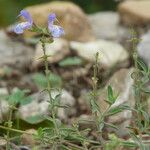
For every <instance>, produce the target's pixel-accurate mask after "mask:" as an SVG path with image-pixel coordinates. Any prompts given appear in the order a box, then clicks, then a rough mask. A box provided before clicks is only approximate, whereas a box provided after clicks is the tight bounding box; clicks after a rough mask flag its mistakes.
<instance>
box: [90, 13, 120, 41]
mask: <svg viewBox="0 0 150 150" xmlns="http://www.w3.org/2000/svg"><path fill="white" fill-rule="evenodd" d="M112 18H113V19H112ZM88 19H89V21H90V23H91V26H92V29H93V32H94V34H95V36H96V38H99V39H100V38H102V39H109V40H114V39H116V38H117V35H118V25H119V15H118V14H117V13H115V12H111V11H110V12H109V11H108V12H98V13H95V14H91V15H89V16H88Z"/></svg>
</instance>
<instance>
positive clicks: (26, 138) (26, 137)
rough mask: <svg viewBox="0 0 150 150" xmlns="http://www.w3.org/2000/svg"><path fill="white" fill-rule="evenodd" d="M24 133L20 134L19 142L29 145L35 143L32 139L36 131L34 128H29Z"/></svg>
mask: <svg viewBox="0 0 150 150" xmlns="http://www.w3.org/2000/svg"><path fill="white" fill-rule="evenodd" d="M25 132H26V133H23V134H22V135H21V143H22V144H23V145H30V146H34V145H36V144H37V141H36V140H35V139H34V134H36V133H37V131H36V130H35V129H29V130H26V131H25Z"/></svg>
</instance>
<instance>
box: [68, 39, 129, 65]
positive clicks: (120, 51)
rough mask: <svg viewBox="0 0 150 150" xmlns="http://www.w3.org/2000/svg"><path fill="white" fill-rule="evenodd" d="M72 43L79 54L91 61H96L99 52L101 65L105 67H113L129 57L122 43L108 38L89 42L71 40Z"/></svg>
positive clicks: (72, 46)
mask: <svg viewBox="0 0 150 150" xmlns="http://www.w3.org/2000/svg"><path fill="white" fill-rule="evenodd" d="M70 45H71V48H72V49H73V50H75V51H76V52H77V53H78V55H79V56H81V57H83V58H84V59H86V60H88V61H91V62H94V61H95V54H96V53H97V52H99V53H100V65H101V67H103V68H110V67H113V66H114V65H117V63H121V62H125V61H127V60H128V58H129V55H128V53H127V51H126V50H125V49H124V48H123V47H122V46H121V45H120V44H118V43H115V42H110V41H106V40H97V41H93V42H87V43H80V42H71V43H70Z"/></svg>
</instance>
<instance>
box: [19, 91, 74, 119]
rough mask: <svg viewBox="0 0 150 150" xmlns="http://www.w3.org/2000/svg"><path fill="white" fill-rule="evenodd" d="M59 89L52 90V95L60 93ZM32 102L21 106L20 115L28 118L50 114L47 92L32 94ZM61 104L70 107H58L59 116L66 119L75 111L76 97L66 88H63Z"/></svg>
mask: <svg viewBox="0 0 150 150" xmlns="http://www.w3.org/2000/svg"><path fill="white" fill-rule="evenodd" d="M58 94H59V92H58V91H52V97H53V98H54V97H55V96H56V95H58ZM31 97H32V102H31V103H29V104H27V105H24V106H21V107H20V108H19V114H20V117H21V118H22V119H24V120H27V118H29V117H32V116H33V117H34V116H39V115H40V116H42V117H43V115H47V114H49V113H50V112H49V102H48V101H49V96H48V94H47V93H46V92H42V93H36V94H33V95H31ZM60 104H61V105H63V106H64V105H65V106H68V108H58V117H59V118H60V119H61V120H66V119H67V118H68V116H70V115H73V114H74V113H75V108H74V105H75V99H74V98H73V97H72V95H70V93H68V92H67V91H66V90H62V92H61V98H60Z"/></svg>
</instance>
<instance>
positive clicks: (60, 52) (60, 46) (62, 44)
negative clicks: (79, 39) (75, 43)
mask: <svg viewBox="0 0 150 150" xmlns="http://www.w3.org/2000/svg"><path fill="white" fill-rule="evenodd" d="M45 47H46V54H47V55H50V57H49V58H48V61H49V63H54V62H58V61H60V60H61V59H63V58H64V57H65V56H66V55H68V54H69V43H68V42H67V41H66V40H64V39H55V40H54V42H53V43H46V45H45ZM42 56H43V50H42V45H41V42H39V43H38V44H37V46H36V51H35V56H34V61H33V67H37V66H38V65H40V64H41V63H42V60H41V59H38V58H40V57H42ZM37 59H38V60H37Z"/></svg>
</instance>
